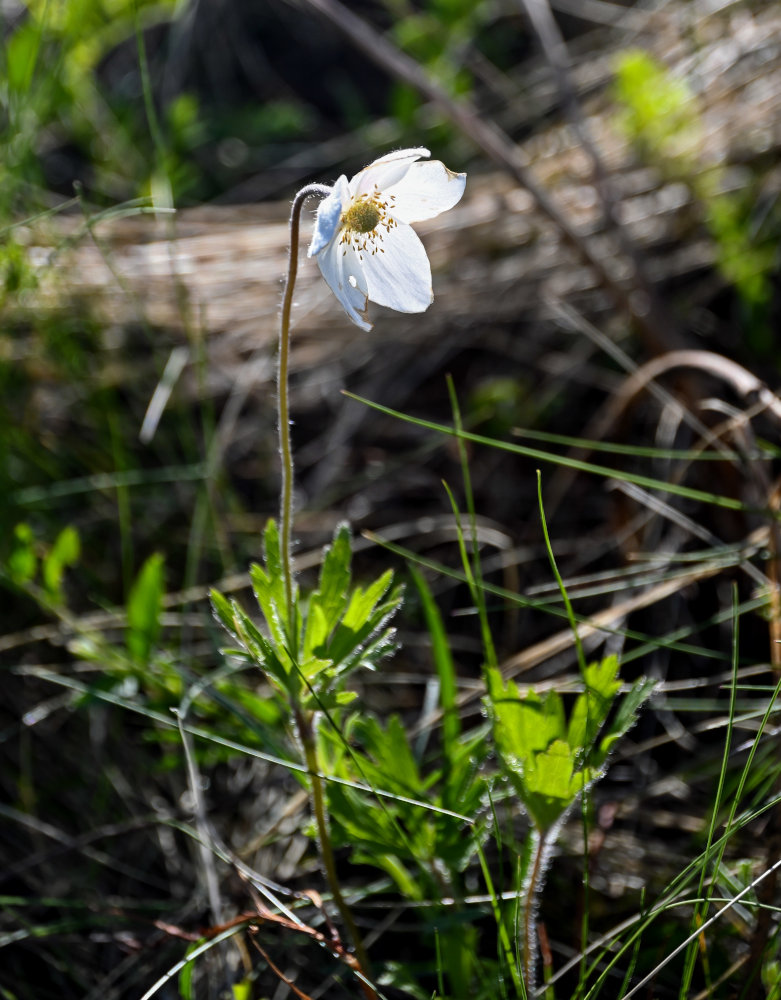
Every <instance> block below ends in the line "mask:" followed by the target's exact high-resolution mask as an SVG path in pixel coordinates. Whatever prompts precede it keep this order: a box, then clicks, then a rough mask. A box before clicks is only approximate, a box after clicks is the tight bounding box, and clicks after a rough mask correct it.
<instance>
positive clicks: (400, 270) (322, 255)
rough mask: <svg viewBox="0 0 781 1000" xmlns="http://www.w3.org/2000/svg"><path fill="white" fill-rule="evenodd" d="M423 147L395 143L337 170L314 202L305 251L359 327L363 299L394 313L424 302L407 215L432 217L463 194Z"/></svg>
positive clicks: (420, 259)
mask: <svg viewBox="0 0 781 1000" xmlns="http://www.w3.org/2000/svg"><path fill="white" fill-rule="evenodd" d="M430 155H431V154H430V153H429V151H428V150H427V149H400V150H398V151H397V152H395V153H388V154H387V155H386V156H381V157H380V159H379V160H375V161H374V163H371V164H370V165H369V166H368V167H366V168H365V169H363V170H362V171H361V172H360V173H359V174H356V175H355V177H353V179H352V180H351V181H348V180H347V178H346V177H345V176H344V175H342V176H341V177H340V178H339V179H338V180H337V182H336V183H335V184H334V186H333V188H331V193H330V194H329V195H328V197H327V198H325V199H324V200H323V201H321V202H320V205H319V207H318V209H317V217H316V219H315V231H314V235H313V237H312V243H311V245H310V247H309V256H310V257H315V258H316V259H317V263H318V265H319V267H320V270H321V272H322V274H323V277H324V278H325V280H326V281H327V282H328V284H329V285H330V286H331V288H332V290H333V292H334V295H336V297H337V299H339V301H340V302H341V303H342V305H343V306H344V309H345V311H346V313H347V315H348V316H349V317H350V319H351V320H352V321H353V323H356V324H357V325H358V326H360V327H361V329H363V330H371V328H372V325H371V323H370V322H369V321H368V318H367V316H368V303H369V299H371V301H372V302H376V303H378V304H379V305H381V306H388V307H390V308H391V309H396V310H398V311H399V312H408V313H413V312H423V311H424V310H425V309H428V307H429V306H430V305H431V302H432V301H433V298H434V293H433V291H432V288H431V268H430V266H429V262H428V257H427V256H426V251H425V250H424V249H423V244H422V243H421V242H420V240H419V239H418V237H417V235H416V234H415V232H414V231H413V230H412V228H411V226H410V223H411V222H421V221H422V220H423V219H432V218H433V217H434V216H435V215H439V213H440V212H444V211H445V210H446V209H448V208H452V207H453V205H455V204H456V203H457V202H458V201H459V200H460V198H461V195H462V194H463V193H464V185H465V184H466V174H454V173H453V172H452V171H451V170H448V169H447V167H446V166H445V165H444V164H443V163H440V162H439V161H438V160H434V161H431V162H428V163H418V162H416V161H418V160H420V159H422V158H423V157H427V156H430Z"/></svg>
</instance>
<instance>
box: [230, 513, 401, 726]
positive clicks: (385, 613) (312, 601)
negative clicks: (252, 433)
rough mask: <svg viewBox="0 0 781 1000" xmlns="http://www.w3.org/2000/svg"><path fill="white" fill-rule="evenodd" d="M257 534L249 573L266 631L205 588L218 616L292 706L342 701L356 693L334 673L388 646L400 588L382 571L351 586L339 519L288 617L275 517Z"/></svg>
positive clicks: (372, 662)
mask: <svg viewBox="0 0 781 1000" xmlns="http://www.w3.org/2000/svg"><path fill="white" fill-rule="evenodd" d="M264 540H265V545H264V555H265V564H264V565H260V564H255V565H253V566H252V568H251V569H250V576H251V578H252V586H253V590H254V593H255V597H256V599H257V602H258V606H259V608H260V610H261V612H262V615H263V619H264V621H265V623H266V627H267V629H268V635H266V634H264V633H263V632H262V631H261V629H260V628H258V626H257V625H256V624H255V623H254V622H253V621H252V619H251V618H250V617H249V616H248V615H247V614H246V613H245V612H244V611H243V610H242V609H241V607H240V606H239V605H238V604H237V602H236V601H233V600H231V601H228V600H226V599H225V598H224V597H223V596H222V595H221V594H219V593H218V592H216V591H212V604H213V607H214V611H215V613H216V615H217V617H218V618H219V620H220V621H221V622H222V624H223V625H224V626H225V627H226V628H227V629H228V630H229V631H230V632H231V633H232V634H233V635H234V636H235V637H236V639H237V640H238V641H239V644H240V646H241V652H242V654H243V655H244V656H246V657H248V658H249V659H250V660H251V661H252V662H253V663H255V664H256V665H257V666H259V667H260V668H261V669H262V670H263V672H264V673H265V674H266V676H267V677H268V679H269V680H270V681H271V683H272V684H274V686H275V687H276V688H277V690H278V691H279V692H280V693H281V694H283V695H284V696H285V698H286V699H287V701H288V704H289V705H290V706H291V707H295V708H301V709H304V710H305V711H315V710H317V709H329V708H337V707H339V706H342V705H347V704H349V703H350V702H351V701H353V699H354V697H355V695H354V694H353V693H352V692H348V691H344V690H340V689H339V688H340V683H341V681H342V680H343V679H345V678H346V677H347V676H348V675H349V674H350V673H351V672H352V671H353V670H355V669H356V668H358V667H367V668H368V669H375V668H376V666H377V664H378V663H379V661H380V660H381V659H383V658H384V657H385V656H387V655H389V654H390V653H391V652H392V651H393V650H394V649H395V643H394V630H393V629H392V628H389V627H386V626H387V623H388V621H389V620H390V618H391V617H392V616H393V615H394V614H395V612H396V611H397V610H398V608H399V605H400V604H401V597H402V591H401V588H400V587H395V588H392V587H391V583H392V580H393V574H392V573H391V572H390V571H388V572H386V573H383V574H382V576H381V577H380V578H379V579H378V580H376V581H375V582H374V583H373V584H370V585H369V586H368V587H366V588H363V587H361V586H358V585H356V586H354V587H352V589H351V579H352V574H351V566H350V564H351V559H352V548H351V545H350V531H349V528H348V527H347V525H341V526H340V527H339V528H337V530H336V533H335V535H334V541H333V544H332V545H331V546H329V547H328V548H327V549H326V551H325V553H324V557H323V563H322V566H321V569H320V578H319V582H318V586H317V589H316V590H315V591H314V593H313V594H312V595H311V596H310V597H309V599H308V601H306V602H304V601H301V600H299V596H298V592H297V590H294V594H293V620H291V618H290V613H289V610H288V606H287V597H286V593H285V585H284V577H283V574H282V561H281V554H280V545H279V531H278V528H277V525H276V522H275V521H273V520H270V521H269V522H268V524H267V526H266V531H265V536H264Z"/></svg>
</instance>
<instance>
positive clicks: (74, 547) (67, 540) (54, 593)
mask: <svg viewBox="0 0 781 1000" xmlns="http://www.w3.org/2000/svg"><path fill="white" fill-rule="evenodd" d="M80 555H81V543H80V541H79V534H78V532H77V531H76V529H75V528H72V527H70V526H68V527H66V528H63V529H62V531H61V532H60V533H59V535H58V536H57V538H56V539H55V542H54V545H53V546H52V548H51V551H50V552H49V553H48V554H47V556H46V558H45V559H44V560H43V567H42V569H43V585H44V588H45V590H46V593H47V594H48V595H49V597H51V598H52V600H54V601H57V602H58V603H62V601H63V596H62V578H63V576H64V574H65V569H66V567H67V566H73V565H74V564H75V563H76V562H78V559H79V556H80Z"/></svg>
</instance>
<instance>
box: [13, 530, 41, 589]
mask: <svg viewBox="0 0 781 1000" xmlns="http://www.w3.org/2000/svg"><path fill="white" fill-rule="evenodd" d="M34 543H35V537H34V535H33V530H32V528H31V527H30V525H29V524H17V525H16V527H15V528H14V548H13V551H12V552H11V555H10V556H9V557H8V564H7V569H8V575H9V576H10V577H11V579H12V580H13V582H14V583H15V584H17V585H19V586H22V585H23V584H25V583H29V582H30V581H31V580H32V579H33V578H34V577H35V571H36V569H37V568H38V558H37V556H36V555H35V544H34Z"/></svg>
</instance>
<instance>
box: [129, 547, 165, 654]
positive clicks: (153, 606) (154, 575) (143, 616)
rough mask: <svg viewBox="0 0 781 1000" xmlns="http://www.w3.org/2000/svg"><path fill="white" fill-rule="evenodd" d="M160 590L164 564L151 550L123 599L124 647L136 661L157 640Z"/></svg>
mask: <svg viewBox="0 0 781 1000" xmlns="http://www.w3.org/2000/svg"><path fill="white" fill-rule="evenodd" d="M164 593H165V565H164V562H163V557H162V555H161V554H160V553H159V552H155V553H154V554H153V555H151V556H150V557H149V558H148V559H147V560H146V562H145V563H144V565H143V566H142V567H141V571H140V572H139V574H138V576H137V577H136V581H135V583H134V584H133V588H132V590H131V591H130V597H129V599H128V602H127V651H128V653H129V654H130V656H131V658H132V659H133V660H135V661H136V662H137V663H142V664H143V663H146V662H147V661H148V660H149V658H150V656H151V655H152V652H153V650H154V647H155V644H156V643H157V640H158V637H159V635H160V614H161V612H162V610H163V594H164Z"/></svg>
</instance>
